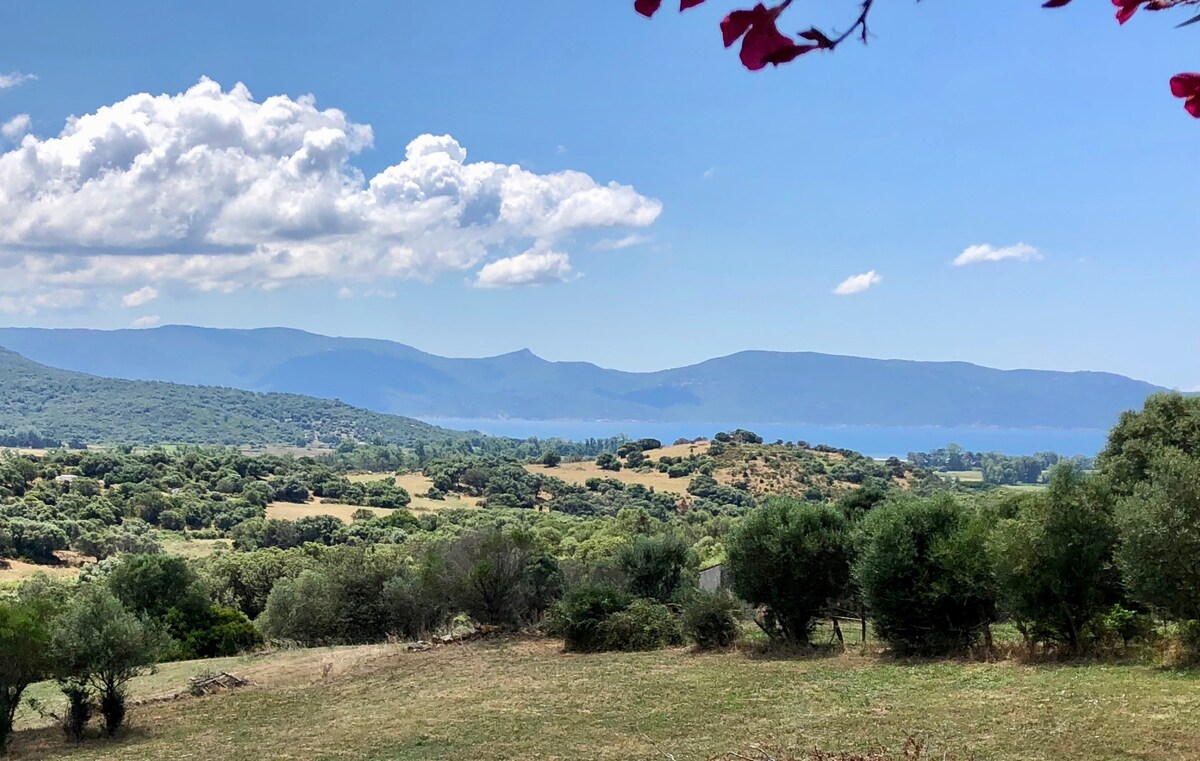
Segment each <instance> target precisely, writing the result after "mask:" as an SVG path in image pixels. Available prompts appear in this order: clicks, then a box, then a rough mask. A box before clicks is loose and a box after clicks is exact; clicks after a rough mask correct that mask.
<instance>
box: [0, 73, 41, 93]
mask: <svg viewBox="0 0 1200 761" xmlns="http://www.w3.org/2000/svg"><path fill="white" fill-rule="evenodd" d="M34 79H37V77H35V76H34V75H32V74H22V73H21V72H19V71H14V72H12V73H11V74H0V90H7V89H9V88H12V87H16V86H18V85H23V84H25V83H26V82H29V81H31V80H34Z"/></svg>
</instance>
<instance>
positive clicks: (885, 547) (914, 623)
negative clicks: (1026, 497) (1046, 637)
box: [854, 495, 996, 655]
mask: <svg viewBox="0 0 1200 761" xmlns="http://www.w3.org/2000/svg"><path fill="white" fill-rule="evenodd" d="M987 538H988V531H987V526H986V525H985V524H984V522H983V521H982V520H980V519H979V517H978V516H977V515H976V514H975V512H974V510H973V509H972V508H970V507H967V506H965V505H962V504H960V503H959V502H957V501H955V499H954V498H953V497H951V496H950V495H940V496H936V497H929V498H920V497H904V498H896V499H892V500H889V501H888V502H885V503H883V504H882V505H879V506H878V507H876V508H875V509H874V510H872V511H871V512H870V513H868V514H867V516H866V518H864V519H863V524H862V529H861V532H860V534H859V542H858V548H857V549H858V555H857V559H856V562H855V568H854V574H855V578H856V580H857V581H858V584H859V586H860V588H861V589H862V592H863V596H864V598H865V599H866V603H867V607H868V609H869V610H870V612H871V615H872V616H873V617H874V621H875V629H876V630H877V631H878V632H879V635H880V636H881V637H883V639H885V640H886V641H887V642H888V643H889V644H890V645H891V647H892V648H893V649H894V650H895V651H897V652H898V653H901V654H914V655H942V654H945V653H950V652H955V651H961V650H964V649H966V648H967V647H969V646H970V645H971V644H973V643H974V642H975V641H977V639H978V638H979V637H980V636H981V635H986V633H987V627H988V624H989V623H990V622H991V621H992V620H993V618H994V616H995V608H996V604H995V588H994V587H995V584H994V580H993V574H992V568H991V564H990V562H989V557H988V553H987Z"/></svg>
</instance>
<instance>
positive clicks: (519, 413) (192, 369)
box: [0, 326, 1161, 428]
mask: <svg viewBox="0 0 1200 761" xmlns="http://www.w3.org/2000/svg"><path fill="white" fill-rule="evenodd" d="M0 346H7V347H9V348H11V349H13V350H15V351H19V352H21V353H22V354H25V355H26V356H29V357H32V358H33V359H35V360H37V361H39V362H44V363H46V364H49V365H53V366H55V367H63V368H67V369H71V370H78V371H81V372H88V373H93V374H97V375H103V376H109V377H120V378H132V379H144V380H162V381H173V382H177V383H190V384H203V385H223V386H233V387H236V388H242V389H248V390H254V391H283V392H291V393H299V394H307V395H311V396H319V397H324V398H336V399H340V400H342V401H344V402H347V403H349V404H353V405H356V406H361V407H367V408H370V409H373V410H377V411H380V412H389V413H396V414H404V415H413V416H424V417H467V418H470V417H477V418H498V417H509V418H521V419H528V420H552V419H576V420H645V421H661V422H697V423H709V422H713V421H734V422H739V423H745V424H754V423H807V424H820V425H879V426H976V425H977V426H996V427H1003V428H1031V427H1046V428H1107V427H1108V426H1110V425H1111V424H1112V422H1113V421H1114V420H1115V419H1116V417H1117V415H1118V414H1119V413H1120V412H1121V411H1123V410H1126V409H1130V408H1133V407H1138V406H1140V405H1141V403H1142V401H1143V400H1144V399H1145V397H1146V396H1147V395H1148V394H1150V393H1153V392H1155V391H1158V390H1161V389H1159V388H1158V387H1156V386H1153V385H1151V384H1149V383H1143V382H1140V381H1135V380H1131V379H1129V378H1125V377H1123V376H1119V375H1114V374H1111V373H1094V372H1077V373H1065V372H1050V371H1042V370H1007V371H1006V370H995V369H991V368H986V367H980V366H978V365H972V364H967V363H964V362H912V361H904V360H878V359H862V358H857V357H842V356H834V355H828V354H815V353H807V352H805V353H781V352H759V351H754V352H743V353H740V354H734V355H731V356H728V357H721V358H718V359H712V360H709V361H707V362H702V363H700V364H697V365H692V366H689V367H682V368H676V369H671V370H663V371H660V372H652V373H629V372H620V371H616V370H606V369H603V368H600V367H597V366H596V365H592V364H588V363H584V362H548V361H546V360H543V359H540V358H539V357H537V356H535V355H533V354H532V353H530V352H528V351H521V352H514V353H512V354H505V355H502V356H498V357H488V358H483V359H450V358H446V357H439V356H435V355H432V354H427V353H425V352H422V351H419V350H417V349H414V348H412V347H411V346H406V345H404V344H399V343H394V342H390V341H379V340H371V339H358V338H330V337H326V336H319V335H314V334H312V333H305V332H303V331H298V330H289V329H283V328H270V329H261V330H218V329H209V328H194V327H186V326H167V327H162V328H157V329H154V330H118V331H95V330H47V329H30V328H3V329H0Z"/></svg>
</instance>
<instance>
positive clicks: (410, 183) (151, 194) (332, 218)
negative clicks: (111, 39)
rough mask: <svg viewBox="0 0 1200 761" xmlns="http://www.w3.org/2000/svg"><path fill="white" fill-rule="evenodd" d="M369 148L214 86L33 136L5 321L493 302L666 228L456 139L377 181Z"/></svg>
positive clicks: (15, 179)
mask: <svg viewBox="0 0 1200 761" xmlns="http://www.w3.org/2000/svg"><path fill="white" fill-rule="evenodd" d="M372 140H373V135H372V131H371V128H370V127H369V126H367V125H363V124H355V123H353V122H351V121H350V120H349V119H348V118H347V117H346V115H345V114H344V113H342V112H341V111H338V110H336V109H324V110H321V109H318V108H317V106H316V103H315V101H314V99H313V98H312V97H310V96H305V97H300V98H297V99H292V98H289V97H287V96H274V97H270V98H267V99H265V100H263V101H261V102H258V101H256V100H255V99H254V98H253V96H251V94H250V92H249V91H248V90H247V89H246V88H245V87H244V86H242V85H240V84H239V85H236V86H234V87H233V88H232V89H230V90H224V89H222V88H221V86H220V85H219V84H217V83H216V82H213V81H211V80H208V79H204V80H201V81H200V82H199V83H198V84H197V85H195V86H194V87H192V88H190V89H189V90H187V91H186V92H184V93H181V94H177V95H159V96H151V95H147V94H140V95H133V96H130V97H128V98H126V99H125V100H122V101H120V102H118V103H114V104H113V105H111V106H106V107H103V108H101V109H99V110H97V111H96V112H95V113H92V114H88V115H86V116H83V117H78V118H74V117H73V118H71V119H70V120H68V122H67V124H66V126H65V127H64V129H63V131H62V132H61V133H60V134H59V135H58V136H57V137H53V138H46V139H42V138H38V137H35V136H33V135H25V136H24V137H23V138H22V139H21V142H20V145H19V146H17V147H15V148H13V149H11V150H9V151H7V152H3V153H0V297H5V298H7V299H8V302H2V301H0V309H4V308H5V304H7V306H8V310H9V311H29V310H34V309H37V308H44V306H45V304H47V303H50V302H52V301H54V299H53V298H51V296H52V294H56V293H59V294H60V295H61V294H63V293H67V292H71V293H83V292H86V293H87V294H88V297H89V298H90V297H94V296H95V295H96V294H98V293H114V294H118V295H119V294H121V293H127V294H129V295H132V293H130V289H135V291H134V292H138V293H145V294H148V293H150V292H151V291H153V292H155V293H157V292H159V291H161V290H162V289H163V288H164V287H180V288H183V287H186V288H193V289H198V290H218V291H232V290H236V289H238V288H244V287H255V288H262V289H272V288H277V287H281V286H285V285H289V284H293V283H303V282H314V281H322V280H337V281H363V282H366V281H371V282H372V283H376V282H378V280H380V279H388V278H424V279H428V278H432V277H435V276H437V275H439V274H441V273H444V272H447V271H462V270H469V269H475V268H477V267H480V266H481V265H483V266H482V268H481V269H479V270H478V275H477V278H476V282H477V284H479V285H489V286H490V285H493V284H496V285H519V284H536V283H543V282H549V281H550V280H552V279H559V280H561V279H565V277H566V275H567V274H568V273H569V272H570V264H569V261H568V259H567V255H566V254H563V253H553V254H552V253H546V252H550V251H551V249H552V247H553V248H554V249H555V250H561V249H562V244H563V243H564V242H566V241H568V240H569V238H570V237H571V236H572V235H575V234H577V233H580V232H584V231H589V230H595V229H600V228H613V227H638V228H640V227H647V226H649V225H651V224H652V223H653V222H654V221H655V220H656V219H657V218H658V216H659V214H660V213H661V210H662V206H661V204H660V203H659V202H658V201H656V200H654V199H651V198H647V197H645V196H642V195H641V194H639V193H638V192H637V191H636V190H634V189H633V188H632V187H629V186H627V185H620V184H617V183H609V184H601V183H598V182H596V181H595V180H593V179H592V178H591V177H589V176H588V175H586V174H583V173H581V172H573V171H566V172H557V173H553V174H544V175H542V174H535V173H533V172H530V171H528V170H525V169H522V168H521V167H519V166H515V165H505V164H495V163H489V162H482V161H477V162H469V161H467V152H466V150H465V149H464V148H463V147H462V146H461V145H460V144H459V143H458V142H457V141H456V140H454V138H452V137H450V136H448V135H447V136H434V135H422V136H420V137H417V138H416V139H415V140H413V141H412V142H411V143H410V144H409V145H408V148H407V151H406V153H405V158H404V160H403V161H401V162H400V163H397V164H395V165H393V166H389V167H388V168H386V169H384V170H383V171H382V172H380V173H378V174H376V175H375V176H373V177H369V178H368V177H365V176H364V175H363V173H362V172H361V171H359V170H358V169H357V168H356V167H354V165H353V164H351V163H350V160H351V158H352V157H353V156H354V155H355V154H357V153H359V152H361V151H363V150H364V149H366V148H367V147H369V146H371V144H372ZM522 250H525V251H526V253H525V254H519V255H517V256H513V255H512V254H513V253H514V251H522ZM532 252H542V253H532ZM505 257H507V258H505ZM548 257H549V258H548ZM496 259H498V261H492V260H496ZM489 261H491V264H487V263H488V262H489ZM146 289H149V290H146ZM17 294H20V295H19V296H18V295H17ZM39 298H41V303H38V299H39Z"/></svg>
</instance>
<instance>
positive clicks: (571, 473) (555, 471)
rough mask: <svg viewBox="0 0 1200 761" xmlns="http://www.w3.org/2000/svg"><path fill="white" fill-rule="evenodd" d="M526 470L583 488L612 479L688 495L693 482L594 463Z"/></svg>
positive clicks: (527, 466)
mask: <svg viewBox="0 0 1200 761" xmlns="http://www.w3.org/2000/svg"><path fill="white" fill-rule="evenodd" d="M525 469H526V470H528V471H529V472H530V473H537V474H539V475H547V476H554V477H555V478H561V479H562V480H564V481H566V482H567V483H569V484H576V485H578V486H583V485H584V484H585V483H587V480H588V479H589V478H612V479H614V480H617V481H620V482H621V483H623V484H626V485H629V484H641V485H642V486H647V487H651V488H653V489H654V490H655V491H659V492H665V493H668V494H680V495H683V494H686V493H687V488H688V484H690V483H691V482H692V479H690V478H671V477H670V476H668V475H667V474H666V473H659V472H658V471H657V470H653V471H650V472H649V473H639V472H637V471H636V470H629V469H628V468H626V469H622V470H620V471H616V472H614V471H611V470H602V469H601V468H600V467H599V466H598V465H596V463H594V462H564V463H562V464H561V465H559V466H558V467H556V468H547V467H546V466H544V465H526V466H525Z"/></svg>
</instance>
